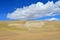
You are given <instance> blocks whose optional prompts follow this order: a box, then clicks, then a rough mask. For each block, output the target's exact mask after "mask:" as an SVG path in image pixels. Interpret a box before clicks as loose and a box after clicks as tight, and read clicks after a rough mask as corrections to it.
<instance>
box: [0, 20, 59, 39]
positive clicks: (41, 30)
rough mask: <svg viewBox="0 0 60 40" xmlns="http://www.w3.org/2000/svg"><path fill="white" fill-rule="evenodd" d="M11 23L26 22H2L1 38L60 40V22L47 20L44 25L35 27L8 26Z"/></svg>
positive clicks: (0, 26)
mask: <svg viewBox="0 0 60 40" xmlns="http://www.w3.org/2000/svg"><path fill="white" fill-rule="evenodd" d="M32 22H33V21H32ZM34 22H35V21H34ZM9 23H20V24H21V23H22V24H24V23H25V22H23V21H22V22H19V21H18V22H15V21H14V22H13V21H11V22H0V40H60V22H55V21H51V22H46V21H45V25H44V26H43V27H35V28H27V27H22V28H16V27H15V26H11V27H8V26H7V25H8V24H9ZM29 29H30V30H29Z"/></svg>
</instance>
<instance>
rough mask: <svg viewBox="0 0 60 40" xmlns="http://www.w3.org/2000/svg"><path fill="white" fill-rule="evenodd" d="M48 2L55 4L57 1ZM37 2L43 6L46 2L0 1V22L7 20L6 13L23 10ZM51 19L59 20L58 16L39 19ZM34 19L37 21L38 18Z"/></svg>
mask: <svg viewBox="0 0 60 40" xmlns="http://www.w3.org/2000/svg"><path fill="white" fill-rule="evenodd" d="M49 1H53V2H54V3H55V2H57V1H58V0H49ZM37 2H42V3H44V4H45V3H47V2H48V0H0V20H8V18H7V14H8V13H12V12H13V11H15V10H16V9H17V8H23V7H26V6H29V5H31V4H35V3H37ZM52 17H55V18H60V15H55V16H45V17H42V18H41V19H45V18H52ZM36 19H38V20H39V19H40V18H39V17H38V18H36Z"/></svg>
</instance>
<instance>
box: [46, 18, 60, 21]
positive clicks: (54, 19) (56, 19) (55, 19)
mask: <svg viewBox="0 0 60 40" xmlns="http://www.w3.org/2000/svg"><path fill="white" fill-rule="evenodd" d="M46 20H47V21H60V19H58V18H50V19H46Z"/></svg>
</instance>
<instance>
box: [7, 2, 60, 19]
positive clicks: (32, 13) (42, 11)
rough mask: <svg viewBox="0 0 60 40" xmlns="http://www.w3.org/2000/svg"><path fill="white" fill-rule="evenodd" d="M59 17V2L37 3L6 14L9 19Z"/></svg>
mask: <svg viewBox="0 0 60 40" xmlns="http://www.w3.org/2000/svg"><path fill="white" fill-rule="evenodd" d="M55 15H60V1H57V2H56V3H53V1H51V2H50V1H48V2H47V3H46V4H43V3H41V2H37V3H36V4H31V5H29V6H26V7H23V8H17V9H16V10H15V11H13V12H12V13H8V15H7V18H9V19H30V18H38V17H44V16H55Z"/></svg>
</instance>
